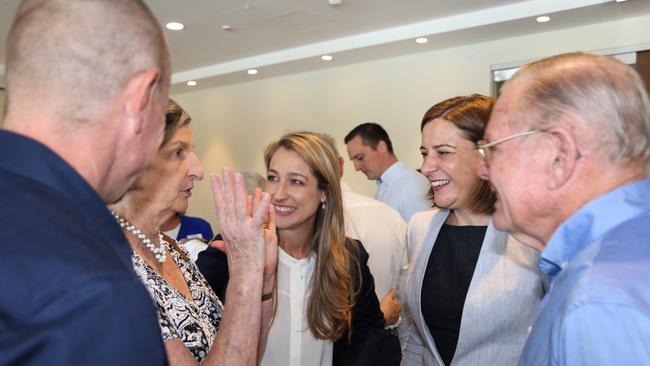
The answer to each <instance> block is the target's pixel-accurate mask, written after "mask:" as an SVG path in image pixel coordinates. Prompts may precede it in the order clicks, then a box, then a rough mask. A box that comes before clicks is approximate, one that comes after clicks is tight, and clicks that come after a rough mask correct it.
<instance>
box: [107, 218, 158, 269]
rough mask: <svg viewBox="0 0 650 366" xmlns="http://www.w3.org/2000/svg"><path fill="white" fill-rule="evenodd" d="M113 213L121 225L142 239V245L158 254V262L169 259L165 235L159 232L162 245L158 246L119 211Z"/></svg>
mask: <svg viewBox="0 0 650 366" xmlns="http://www.w3.org/2000/svg"><path fill="white" fill-rule="evenodd" d="M111 213H112V214H113V217H115V220H117V222H118V223H119V224H120V227H122V228H123V229H125V230H126V231H128V232H130V233H132V234H133V235H135V237H136V238H138V240H140V242H141V243H142V245H144V246H145V247H146V248H147V249H149V250H150V251H151V252H152V253H153V254H154V255H155V256H156V260H157V261H158V262H160V263H165V260H166V259H167V256H166V255H165V244H167V242H166V241H165V239H163V236H162V234H161V233H160V232H158V242H159V244H160V245H159V246H158V247H157V248H156V246H155V245H154V243H153V242H152V241H151V239H149V238H147V236H146V235H144V234H143V233H142V231H140V229H138V228H137V227H135V225H133V224H132V223H130V222H128V221H127V220H126V219H125V218H123V217H120V215H118V214H117V212H115V211H111Z"/></svg>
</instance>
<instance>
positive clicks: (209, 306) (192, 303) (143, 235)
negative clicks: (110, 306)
mask: <svg viewBox="0 0 650 366" xmlns="http://www.w3.org/2000/svg"><path fill="white" fill-rule="evenodd" d="M189 123H190V117H189V116H188V115H187V114H186V113H185V112H184V111H183V110H182V109H181V108H180V107H179V106H178V105H177V104H176V103H175V102H173V101H170V102H169V107H168V110H167V113H166V121H165V130H164V137H163V141H162V145H161V146H160V149H159V150H158V154H157V155H156V157H155V158H154V159H153V161H152V162H151V164H150V165H149V167H148V168H147V169H146V170H145V172H144V173H143V174H142V176H140V177H139V178H138V180H137V182H136V183H135V184H134V186H133V187H132V188H131V189H130V190H129V192H127V194H126V195H125V196H124V198H123V199H122V200H121V201H120V202H119V203H117V204H115V205H113V206H112V207H111V209H112V210H113V215H114V216H115V218H116V220H117V221H118V222H119V223H120V225H121V226H122V228H123V229H124V231H125V233H126V235H127V238H128V240H129V243H130V244H131V247H132V249H133V256H132V262H133V266H134V268H135V271H136V273H137V274H138V276H139V277H140V279H141V280H142V282H143V283H144V285H145V286H146V287H147V289H148V290H149V292H150V294H151V297H152V298H153V300H154V302H155V305H156V309H157V311H158V318H159V323H160V328H161V332H162V339H163V341H164V342H165V348H166V350H167V356H168V358H169V362H170V364H172V365H192V364H197V363H202V364H214V365H217V364H219V365H222V364H236V365H253V364H255V363H256V362H257V358H258V357H257V355H256V352H254V351H252V352H251V350H255V349H257V348H258V347H259V344H258V343H259V339H260V337H261V338H264V334H265V332H266V331H268V326H264V327H263V326H262V318H263V316H264V317H265V318H268V317H269V314H270V311H271V306H270V301H267V302H266V304H264V305H263V302H262V293H272V289H273V282H274V274H273V270H274V269H275V262H274V260H275V258H276V256H275V252H276V250H277V249H276V247H275V245H276V241H275V233H274V230H273V229H274V224H273V212H272V211H271V212H269V208H270V206H269V200H270V197H269V196H268V195H267V194H264V195H262V194H261V192H260V191H257V192H256V195H255V197H254V198H251V199H249V201H251V202H255V204H254V205H251V204H249V205H246V204H245V202H246V200H247V198H246V194H245V191H244V188H243V182H242V179H241V175H239V174H237V175H234V176H233V174H232V173H231V172H229V171H226V173H225V176H224V181H223V184H222V182H221V181H220V180H219V179H218V178H215V179H214V180H213V187H214V188H215V195H216V198H215V202H216V203H217V212H218V214H219V222H220V227H221V229H222V232H223V233H224V238H225V239H226V241H225V245H226V250H227V251H228V252H229V256H228V260H229V261H230V264H231V265H230V268H231V269H232V272H231V281H230V288H229V289H228V291H229V292H228V296H229V300H230V301H229V305H230V304H232V306H229V307H227V308H226V309H225V310H224V309H223V306H222V304H221V302H220V301H219V299H218V298H217V296H216V295H215V294H214V293H213V291H212V290H211V289H210V287H209V285H208V284H207V282H206V281H205V279H204V278H203V276H201V274H200V273H199V271H198V269H197V267H196V265H195V264H194V263H193V262H192V261H191V260H190V258H189V256H188V253H187V252H186V251H185V250H184V249H183V248H182V247H181V246H180V245H178V243H177V242H176V241H175V240H174V239H172V238H170V237H167V236H164V235H162V234H161V233H160V227H161V224H162V223H163V222H165V220H167V219H168V218H169V217H170V216H171V215H174V213H175V211H174V207H175V206H178V204H177V201H178V200H187V199H188V198H189V197H190V196H191V194H192V187H193V184H194V182H195V181H197V180H201V179H202V178H203V169H202V167H201V164H200V162H199V160H198V159H197V157H196V155H195V154H194V152H193V148H194V141H193V139H192V130H191V129H190V125H189ZM247 206H248V207H247ZM253 206H254V207H253ZM267 213H268V214H270V218H271V222H270V224H269V225H270V228H269V230H266V233H263V229H262V222H263V221H262V220H263V219H264V216H265V214H267ZM265 241H266V244H267V246H268V248H267V249H268V251H267V254H269V255H270V257H269V258H267V262H268V263H267V264H268V266H269V268H271V269H272V270H271V271H268V270H267V271H264V269H263V268H264V261H265V249H264V242H265ZM263 271H264V273H267V275H266V276H265V277H264V284H265V288H264V289H263V288H262V287H263V278H262V273H263ZM267 304H269V305H267ZM263 308H264V311H265V313H264V314H263V313H262V312H263Z"/></svg>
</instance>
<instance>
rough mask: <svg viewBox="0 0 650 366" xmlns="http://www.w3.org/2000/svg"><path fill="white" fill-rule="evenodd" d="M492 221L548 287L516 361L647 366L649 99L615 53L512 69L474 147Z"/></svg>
mask: <svg viewBox="0 0 650 366" xmlns="http://www.w3.org/2000/svg"><path fill="white" fill-rule="evenodd" d="M479 152H481V153H482V154H483V156H484V157H485V163H484V164H483V166H482V167H481V168H480V171H479V175H480V176H481V177H483V178H485V179H489V181H490V183H491V184H492V187H493V188H494V190H495V191H496V193H497V197H498V198H497V202H496V205H495V207H496V212H495V213H494V216H493V220H494V224H495V226H496V227H497V228H499V229H501V230H507V231H509V232H510V233H511V234H512V235H513V236H514V237H515V238H517V239H518V240H519V241H521V242H523V243H526V244H527V245H529V246H531V247H533V248H536V249H538V250H540V251H541V252H542V254H541V256H542V259H541V260H540V264H539V265H540V269H541V270H542V271H543V272H544V273H545V274H546V275H547V276H548V278H549V279H550V289H549V292H548V293H547V294H546V296H545V297H544V299H543V300H542V302H541V303H540V305H539V308H538V312H537V315H536V318H535V323H534V324H533V325H532V331H531V333H530V337H529V338H528V341H527V343H526V346H525V348H524V352H523V354H522V356H521V360H520V364H521V365H614V364H616V365H647V364H650V348H649V347H648V345H649V344H650V271H649V270H648V268H650V245H649V241H648V238H650V199H649V197H650V180H649V179H647V178H646V173H645V168H646V165H647V163H648V157H649V155H650V102H649V101H648V95H647V92H646V89H645V87H644V85H643V82H642V81H641V79H640V77H639V75H638V74H637V73H636V72H635V71H634V70H633V69H632V68H630V67H629V66H627V65H625V64H623V63H621V62H619V61H617V60H616V59H614V58H610V57H605V56H595V55H589V54H583V53H575V54H565V55H559V56H554V57H551V58H548V59H544V60H541V61H537V62H534V63H531V64H528V65H525V66H523V67H522V68H521V69H520V70H519V71H518V72H517V74H516V75H515V76H514V77H513V78H512V79H511V80H510V81H509V82H508V83H507V84H506V85H505V87H504V89H503V94H502V95H501V96H500V97H499V99H498V101H497V103H496V105H495V107H494V110H493V112H492V116H491V119H490V121H489V123H488V125H487V129H486V132H485V141H481V142H479Z"/></svg>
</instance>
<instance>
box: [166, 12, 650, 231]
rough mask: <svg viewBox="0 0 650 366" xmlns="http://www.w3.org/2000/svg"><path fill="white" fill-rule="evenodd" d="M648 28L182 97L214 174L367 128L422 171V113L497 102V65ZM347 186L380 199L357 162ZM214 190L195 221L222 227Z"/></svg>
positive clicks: (644, 38)
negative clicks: (449, 101) (286, 140)
mask: <svg viewBox="0 0 650 366" xmlns="http://www.w3.org/2000/svg"><path fill="white" fill-rule="evenodd" d="M648 24H650V16H642V17H636V18H629V19H627V20H621V21H614V22H607V23H601V24H595V25H590V26H582V27H577V28H573V29H565V30H561V31H554V32H547V33H540V34H535V35H528V36H522V37H516V38H509V39H504V40H499V41H491V42H484V43H478V44H473V45H469V46H462V47H457V48H449V49H444V50H439V51H434V52H427V53H420V54H415V55H409V56H403V57H397V58H391V59H384V60H378V61H373V62H367V63H361V64H356V65H351V66H344V67H339V68H332V69H327V70H322V71H315V72H308V73H302V74H296V75H290V76H285V77H278V78H273V79H267V80H259V81H254V82H248V83H243V84H238V85H232V86H225V87H221V88H214V89H209V90H200V91H195V92H190V93H183V94H178V95H174V96H173V98H175V99H176V100H177V101H178V102H179V103H180V104H181V105H182V106H183V107H184V108H185V109H186V110H188V111H189V113H190V115H191V116H192V118H193V121H194V122H193V130H194V135H195V140H196V144H197V153H198V156H199V158H200V159H201V161H202V162H203V164H204V167H205V170H206V174H207V172H215V171H220V169H222V168H223V167H224V166H231V167H233V168H234V169H238V170H242V169H252V170H256V171H258V172H260V173H263V171H264V170H263V163H262V151H263V148H264V147H265V146H266V144H267V143H269V142H270V141H272V140H273V139H275V138H277V137H279V136H280V135H281V134H282V133H284V132H287V131H291V130H299V129H304V130H313V131H319V132H326V133H329V134H330V135H332V136H333V137H334V138H335V139H336V141H337V143H338V144H339V146H338V147H339V150H340V152H341V153H342V154H343V155H344V156H347V155H346V153H345V146H344V144H343V141H342V140H343V137H344V136H345V134H346V133H347V132H348V131H349V130H350V129H351V128H353V127H354V126H356V125H357V124H359V123H361V122H366V121H376V122H378V123H380V124H382V125H383V126H384V128H386V130H387V131H388V133H389V134H390V136H391V139H392V140H393V144H394V148H395V152H396V154H397V156H398V158H400V159H401V160H403V161H405V162H406V164H407V165H408V166H410V167H412V168H414V169H415V168H417V167H419V163H420V157H419V152H418V148H419V146H420V131H419V121H420V118H421V116H422V114H423V113H424V112H425V111H426V109H427V108H429V107H430V106H431V105H433V104H434V103H437V102H439V101H441V100H443V99H446V98H449V97H452V96H456V95H465V94H471V93H482V94H488V95H489V93H490V87H491V84H490V78H491V75H490V65H493V64H501V63H507V62H512V61H518V60H527V59H533V58H541V57H544V56H548V55H552V54H557V53H562V52H569V51H577V50H599V49H605V48H612V47H622V46H629V45H634V44H639V43H645V42H650V32H648V31H647V25H648ZM468 52H472V53H473V55H474V57H473V59H472V60H468V58H467V55H468ZM262 72H263V71H262ZM346 160H347V159H346ZM344 179H345V180H346V181H347V182H348V183H350V185H351V186H352V187H353V189H354V190H356V191H358V192H360V193H364V194H372V193H373V192H374V189H375V187H374V184H373V183H371V182H369V181H367V180H366V178H365V176H363V174H361V173H356V172H354V169H353V167H352V165H351V164H350V163H349V161H348V163H347V164H346V167H345V176H344ZM208 181H209V180H208V179H205V180H204V181H202V182H200V183H197V184H196V189H195V192H194V196H193V198H192V200H191V203H190V214H193V215H198V216H202V217H204V218H206V219H207V220H209V221H211V222H212V223H213V225H214V223H215V222H216V218H215V217H214V215H213V206H212V198H211V192H210V187H209V184H208Z"/></svg>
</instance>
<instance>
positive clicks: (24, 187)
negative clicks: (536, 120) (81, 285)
mask: <svg viewBox="0 0 650 366" xmlns="http://www.w3.org/2000/svg"><path fill="white" fill-rule="evenodd" d="M13 182H14V183H17V184H15V185H5V184H4V183H5V180H3V182H2V183H0V192H1V193H0V198H1V199H2V202H3V204H2V205H0V230H1V235H2V236H1V239H0V240H2V245H3V248H5V250H4V253H3V255H2V256H0V278H5V279H7V278H11V281H8V282H7V285H6V286H3V287H4V289H5V294H6V292H7V290H8V291H9V292H11V296H14V297H16V298H21V299H23V300H25V299H32V300H33V301H38V300H39V299H41V298H45V297H47V294H52V295H55V293H56V291H59V290H60V289H61V288H64V287H66V286H69V284H70V283H76V282H77V281H84V280H87V278H89V277H92V276H95V275H100V276H101V275H106V276H109V277H110V276H114V275H123V274H129V273H130V272H129V271H128V270H127V269H128V267H126V265H125V263H124V261H123V260H121V259H120V257H119V255H118V254H117V252H116V249H115V248H114V245H113V244H115V243H107V242H106V240H107V239H105V238H104V236H103V235H102V233H100V232H98V231H97V230H96V228H94V227H91V226H89V221H88V220H92V218H91V219H89V218H88V217H85V214H86V213H85V212H83V211H82V210H80V209H79V208H78V207H77V206H75V205H74V204H73V203H72V202H70V201H69V200H68V199H67V198H66V197H64V196H63V195H62V194H60V193H59V192H58V191H56V190H53V189H50V188H49V187H47V186H44V185H41V184H39V183H38V182H34V181H31V180H30V179H25V178H20V179H16V180H13ZM107 215H109V214H108V213H107ZM116 230H117V229H116ZM121 244H123V245H124V246H125V247H123V248H120V249H122V250H126V249H127V248H126V246H128V244H127V243H126V241H124V242H123V243H121ZM35 289H38V291H34V290H35Z"/></svg>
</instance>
